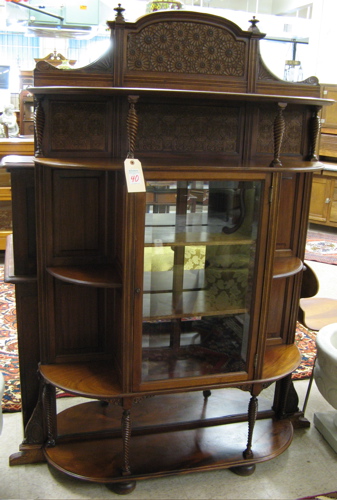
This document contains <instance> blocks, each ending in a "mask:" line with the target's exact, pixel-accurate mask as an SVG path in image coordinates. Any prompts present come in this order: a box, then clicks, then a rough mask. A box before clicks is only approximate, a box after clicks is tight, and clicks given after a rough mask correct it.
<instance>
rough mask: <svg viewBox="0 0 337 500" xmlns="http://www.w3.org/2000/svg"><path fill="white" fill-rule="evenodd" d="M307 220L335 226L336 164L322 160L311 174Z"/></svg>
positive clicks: (336, 197) (336, 218)
mask: <svg viewBox="0 0 337 500" xmlns="http://www.w3.org/2000/svg"><path fill="white" fill-rule="evenodd" d="M309 222H311V223H313V224H321V225H324V226H331V227H337V164H334V163H331V162H330V163H327V162H324V169H323V170H321V171H320V172H317V173H316V174H314V176H313V180H312V193H311V201H310V211H309Z"/></svg>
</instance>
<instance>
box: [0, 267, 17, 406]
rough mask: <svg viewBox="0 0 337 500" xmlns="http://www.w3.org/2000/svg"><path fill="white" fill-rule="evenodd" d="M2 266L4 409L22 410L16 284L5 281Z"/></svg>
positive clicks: (0, 330)
mask: <svg viewBox="0 0 337 500" xmlns="http://www.w3.org/2000/svg"><path fill="white" fill-rule="evenodd" d="M3 273H4V268H3V266H2V265H1V266H0V371H1V372H2V373H3V376H4V379H5V392H4V395H3V398H2V411H4V412H5V411H11V412H15V411H20V410H21V394H20V377H19V356H18V339H17V333H16V306H15V291H14V285H12V284H10V283H4V280H3Z"/></svg>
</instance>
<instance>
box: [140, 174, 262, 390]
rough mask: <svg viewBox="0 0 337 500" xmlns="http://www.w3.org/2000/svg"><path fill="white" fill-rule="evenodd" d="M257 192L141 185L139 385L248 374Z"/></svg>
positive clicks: (230, 186) (220, 186)
mask: <svg viewBox="0 0 337 500" xmlns="http://www.w3.org/2000/svg"><path fill="white" fill-rule="evenodd" d="M261 190H262V181H256V180H254V181H250V180H249V181H248V180H247V181H240V182H239V181H211V182H204V181H178V182H148V183H147V191H146V215H145V249H144V287H143V291H144V293H143V331H142V381H143V382H147V381H155V380H166V379H172V378H181V377H195V376H207V375H211V374H222V373H233V372H242V371H246V368H247V367H246V365H247V354H248V346H249V332H250V313H251V307H252V287H253V283H254V272H255V255H256V243H257V236H258V221H259V216H260V205H261Z"/></svg>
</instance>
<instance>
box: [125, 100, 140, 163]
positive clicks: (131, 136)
mask: <svg viewBox="0 0 337 500" xmlns="http://www.w3.org/2000/svg"><path fill="white" fill-rule="evenodd" d="M138 99H139V97H138V96H133V95H132V96H129V97H128V101H129V112H128V117H127V121H126V130H127V134H128V143H129V151H128V158H134V152H135V148H136V139H137V130H138V116H137V111H136V103H137V101H138Z"/></svg>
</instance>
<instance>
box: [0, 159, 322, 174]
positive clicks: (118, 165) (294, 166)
mask: <svg viewBox="0 0 337 500" xmlns="http://www.w3.org/2000/svg"><path fill="white" fill-rule="evenodd" d="M138 159H139V160H140V161H141V163H142V167H143V170H144V173H145V180H150V179H151V180H152V175H155V178H156V180H158V179H159V177H160V179H162V178H163V179H165V178H167V174H168V173H169V172H171V171H172V172H175V176H176V177H177V175H178V174H177V173H178V172H180V177H179V178H182V177H181V175H184V176H185V177H186V174H181V172H182V171H183V170H184V169H188V170H189V171H193V172H194V173H195V176H198V179H199V178H200V179H201V178H202V179H205V178H207V173H208V172H210V171H214V172H215V173H216V172H219V173H224V172H230V171H233V173H235V174H236V175H237V173H238V172H239V173H245V172H246V173H247V174H248V173H252V172H257V173H264V172H265V173H267V172H268V173H269V172H270V171H271V170H272V171H273V172H284V171H286V172H288V171H290V170H291V171H292V172H303V171H305V172H310V171H313V172H315V171H320V170H322V169H324V164H323V163H321V162H320V161H302V160H298V159H289V158H286V159H284V160H282V166H277V167H272V168H271V167H270V156H265V157H264V158H263V159H261V160H260V161H257V160H253V161H248V162H242V161H241V160H240V159H239V158H232V159H230V160H229V159H225V158H221V157H215V158H210V157H209V158H208V159H207V160H206V159H205V158H204V157H196V156H194V157H192V156H188V155H186V156H179V157H176V156H175V157H174V159H172V157H171V158H168V157H162V158H154V157H152V158H151V157H144V156H142V155H140V156H139V158H138ZM124 160H125V158H102V157H99V158H98V157H71V158H69V157H67V158H38V157H35V158H34V161H35V163H36V164H37V165H42V166H46V167H51V168H60V169H61V168H64V169H91V170H106V171H122V170H123V169H124ZM3 166H5V167H6V168H7V169H12V168H13V169H15V168H16V165H15V163H12V162H7V163H6V164H4V165H3ZM18 166H19V165H18ZM20 166H21V167H22V165H20ZM28 166H31V164H28ZM152 172H155V174H152ZM195 178H197V177H195Z"/></svg>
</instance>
